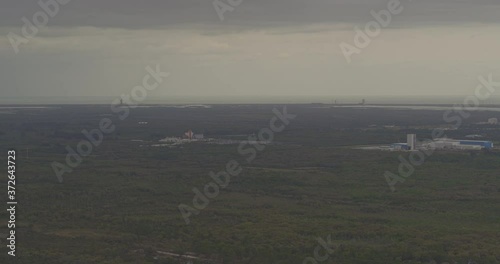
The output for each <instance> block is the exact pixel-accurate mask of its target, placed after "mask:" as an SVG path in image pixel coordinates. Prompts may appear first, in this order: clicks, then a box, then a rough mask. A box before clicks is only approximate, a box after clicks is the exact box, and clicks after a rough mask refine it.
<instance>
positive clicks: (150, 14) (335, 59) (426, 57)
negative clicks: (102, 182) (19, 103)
mask: <svg viewBox="0 0 500 264" xmlns="http://www.w3.org/2000/svg"><path fill="white" fill-rule="evenodd" d="M42 1H44V2H47V1H48V0H42ZM66 1H67V0H66ZM221 1H222V2H224V3H226V1H227V0H221ZM37 2H38V1H34V0H30V1H28V0H2V1H1V3H0V34H1V35H2V37H1V38H0V61H1V63H0V80H1V82H0V95H1V96H2V97H16V96H46V97H54V96H119V95H120V94H122V93H129V92H130V90H131V89H132V88H133V87H134V86H136V85H138V84H140V82H141V80H142V77H143V76H144V75H145V71H144V68H145V67H146V66H148V65H156V64H160V65H161V67H162V69H163V70H165V71H169V72H170V73H171V75H170V77H169V79H168V81H166V82H165V83H164V84H163V85H162V86H161V88H159V89H157V90H156V91H154V92H152V93H151V94H150V95H151V96H158V97H168V96H224V97H228V96H304V95H312V96H314V95H316V96H319V95H324V96H332V97H335V96H342V95H363V96H373V95H389V96H406V95H447V94H449V95H453V96H461V95H464V96H465V95H470V94H472V93H473V91H474V88H475V87H476V86H477V77H478V76H479V75H487V74H489V73H493V74H494V76H497V78H496V79H497V80H500V50H499V47H500V1H498V0H412V1H410V0H401V6H402V8H403V10H402V12H401V13H400V14H396V15H393V17H392V21H391V22H390V24H389V25H388V26H387V28H383V29H382V31H381V34H380V35H378V36H376V37H373V38H372V41H371V43H370V45H368V46H367V47H366V48H363V49H361V53H360V54H354V55H352V57H351V58H352V62H351V63H347V62H346V59H345V57H344V55H343V54H342V52H341V49H340V47H339V45H340V44H341V43H343V42H345V43H349V44H351V45H354V36H355V34H356V32H355V31H354V27H356V26H357V27H361V28H364V25H365V24H366V23H368V22H370V21H373V20H374V18H373V17H372V16H371V14H370V11H371V10H375V11H377V12H378V11H380V10H384V9H387V3H388V2H389V1H388V0H307V1H305V0H243V1H242V3H241V4H240V5H239V6H236V7H235V8H234V11H231V12H226V13H224V20H223V21H221V20H220V19H219V16H218V14H217V12H216V9H215V8H214V6H213V1H212V0H141V1H137V0H72V1H70V2H69V3H68V4H66V5H61V6H60V10H59V12H58V13H57V14H56V15H55V16H54V17H53V18H50V19H49V23H48V25H47V26H46V27H44V28H41V29H40V30H39V32H38V34H37V35H36V36H35V37H34V38H32V39H29V41H28V43H27V44H21V45H20V46H19V53H18V54H16V53H15V52H14V49H13V47H12V45H11V43H10V41H9V38H8V37H7V35H8V34H9V32H12V33H15V34H17V35H19V36H22V32H21V28H22V27H23V25H24V22H23V21H22V18H23V17H27V18H28V19H30V20H32V18H33V14H35V13H36V12H38V11H41V10H43V9H42V8H41V7H40V6H39V5H38V4H37Z"/></svg>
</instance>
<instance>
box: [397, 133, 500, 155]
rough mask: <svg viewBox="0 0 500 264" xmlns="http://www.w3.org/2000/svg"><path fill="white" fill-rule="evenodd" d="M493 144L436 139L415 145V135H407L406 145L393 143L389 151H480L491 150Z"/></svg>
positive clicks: (489, 142) (479, 141) (477, 141)
mask: <svg viewBox="0 0 500 264" xmlns="http://www.w3.org/2000/svg"><path fill="white" fill-rule="evenodd" d="M493 147H494V146H493V142H491V141H482V140H456V139H450V138H438V139H435V140H433V141H431V142H425V143H421V144H417V135H415V134H408V135H407V142H406V143H394V144H392V145H391V146H390V149H391V150H408V151H411V150H417V149H455V150H482V149H492V148H493Z"/></svg>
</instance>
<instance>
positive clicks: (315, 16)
mask: <svg viewBox="0 0 500 264" xmlns="http://www.w3.org/2000/svg"><path fill="white" fill-rule="evenodd" d="M42 1H48V0H42ZM221 1H226V0H221ZM37 2H38V1H27V0H3V1H2V3H1V4H0V6H1V8H0V26H16V27H17V26H19V25H21V24H22V22H21V18H22V17H23V16H26V17H30V16H31V15H33V14H34V13H35V12H36V11H38V10H40V7H39V6H38V4H37ZM212 2H213V1H212V0H142V1H138V0H72V1H71V2H70V3H69V4H67V5H66V6H64V7H63V8H62V10H61V12H60V13H59V14H58V15H57V16H56V17H55V18H54V19H51V21H50V25H58V26H65V27H75V26H93V27H116V28H128V29H154V28H165V27H182V26H183V25H190V24H203V25H215V26H217V25H224V26H234V27H241V28H250V29H252V28H263V27H270V26H273V27H275V26H284V27H293V26H301V25H308V24H316V23H327V24H328V23H355V24H358V23H359V24H361V23H366V22H367V21H369V20H370V15H369V12H370V10H372V9H374V10H381V9H384V8H385V6H386V4H387V2H388V0H350V1H349V0H307V1H305V0H243V3H242V4H241V5H240V6H238V7H236V10H234V11H233V12H227V13H226V14H225V17H226V18H227V19H226V20H225V21H223V22H221V21H220V20H219V18H218V16H217V13H216V11H215V9H214V7H213V4H212ZM401 2H402V4H403V5H404V7H405V8H406V9H405V11H404V12H403V13H402V14H401V15H399V16H398V19H399V23H398V24H397V25H396V24H394V25H392V26H395V27H400V26H401V27H414V26H419V25H425V26H429V25H442V24H445V25H455V24H457V25H461V24H464V23H498V22H500V16H498V14H499V13H500V1H498V0H441V1H434V0H412V1H411V2H410V0H401Z"/></svg>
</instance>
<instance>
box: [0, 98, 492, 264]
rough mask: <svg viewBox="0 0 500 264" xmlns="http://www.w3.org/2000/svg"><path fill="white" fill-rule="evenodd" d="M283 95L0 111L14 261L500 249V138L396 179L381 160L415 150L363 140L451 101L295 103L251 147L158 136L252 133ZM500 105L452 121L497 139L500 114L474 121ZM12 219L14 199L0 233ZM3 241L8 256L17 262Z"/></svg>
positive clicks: (430, 255) (394, 257)
mask: <svg viewBox="0 0 500 264" xmlns="http://www.w3.org/2000/svg"><path fill="white" fill-rule="evenodd" d="M273 107H274V106H272V105H251V106H250V105H249V106H236V105H219V106H213V107H212V108H173V107H148V108H136V109H131V112H130V116H129V117H128V118H127V119H125V120H118V119H117V118H116V117H114V116H112V112H111V111H110V110H109V108H108V107H105V106H57V107H55V108H46V109H16V110H12V111H11V112H3V113H0V124H1V125H0V146H1V149H2V150H4V156H5V158H6V156H7V150H8V149H11V148H14V149H16V151H17V155H18V162H17V169H16V173H17V190H16V191H17V197H18V201H19V205H18V210H17V220H18V224H17V228H16V230H17V231H16V232H17V234H18V236H17V245H16V246H17V251H16V253H17V257H16V263H50V264H58V263H65V264H66V263H109V264H111V263H117V264H122V263H190V262H191V263H214V264H219V263H224V264H227V263H232V264H239V263H255V264H266V263H282V264H292V263H297V264H299V263H314V262H313V261H312V260H311V261H309V262H307V261H306V260H307V258H310V257H313V258H314V254H315V249H316V248H317V247H318V245H319V244H318V239H320V238H322V239H324V240H327V238H328V237H330V238H331V242H332V245H331V246H332V252H331V253H330V254H328V258H327V259H326V260H324V261H317V263H342V264H354V263H356V264H363V263H366V264H378V263H380V264H388V263H405V264H419V263H437V264H442V263H449V264H452V263H460V264H462V263H464V264H467V263H469V262H470V263H478V264H493V263H500V152H499V151H498V150H493V151H476V152H469V151H464V152H450V151H436V152H435V153H434V154H433V155H431V156H430V157H428V158H427V159H426V161H425V163H424V164H422V165H421V166H418V167H416V168H415V172H414V173H413V174H412V175H411V176H410V177H408V178H407V179H406V181H405V182H403V183H399V184H398V185H397V186H396V191H395V192H392V191H391V189H390V188H389V187H388V184H387V182H386V179H385V178H384V173H385V172H386V171H391V172H394V173H395V172H397V170H398V165H399V160H398V156H399V155H403V157H406V158H407V157H408V153H405V152H391V151H378V150H360V149H356V148H354V146H359V145H372V144H390V143H394V142H404V141H405V140H406V134H407V133H417V134H418V136H419V138H420V139H424V138H430V137H431V131H432V129H433V128H435V127H437V126H444V125H445V124H444V122H443V120H442V116H443V114H442V113H441V112H440V111H430V110H428V111H426V110H404V109H382V108H380V109H365V108H341V107H334V108H330V107H324V108H323V107H313V106H310V105H291V106H288V112H290V113H293V114H295V115H297V116H296V118H294V119H293V120H292V121H291V122H290V124H289V125H288V126H287V127H286V129H284V130H283V131H282V132H280V133H276V134H275V137H274V141H273V143H272V144H269V145H266V146H265V149H263V150H262V151H259V152H257V154H256V157H255V159H254V160H252V161H251V162H247V161H246V156H242V155H241V154H239V152H238V145H237V144H206V143H204V142H193V143H189V144H183V145H177V146H173V147H153V146H152V145H154V144H158V140H160V139H162V138H164V137H167V136H171V137H173V136H181V135H182V134H183V133H184V132H185V131H186V130H188V129H192V130H193V131H195V132H198V133H204V135H205V137H207V138H218V139H233V140H247V139H248V136H249V135H250V136H251V135H253V134H255V133H258V132H259V130H260V129H262V128H265V127H268V126H269V120H270V119H271V118H272V117H273V115H274V114H273V111H272V110H273ZM278 108H279V109H281V106H278ZM495 114H496V113H495V112H482V111H481V112H474V113H473V114H472V116H471V117H470V118H468V119H467V120H466V121H465V123H464V125H463V126H462V127H460V128H459V129H456V130H449V131H447V135H448V136H449V137H454V138H461V137H464V136H465V135H468V134H481V135H484V136H485V138H487V139H488V140H492V141H494V142H495V143H499V142H500V133H499V132H500V127H498V126H497V127H495V126H489V125H479V124H477V123H478V122H482V121H485V120H487V118H489V117H492V116H495ZM104 117H109V118H111V119H112V120H113V121H114V124H115V125H116V129H115V131H114V132H113V133H110V134H109V135H105V137H104V139H103V142H102V144H101V145H100V146H98V147H95V148H94V149H93V151H92V153H91V154H90V155H89V156H87V157H84V158H83V161H82V163H81V164H80V165H79V166H77V167H76V168H75V169H73V171H72V172H70V173H65V174H64V181H63V182H62V183H60V182H59V181H58V178H57V177H56V176H55V174H54V171H53V168H52V166H51V164H52V163H53V162H54V161H56V162H61V163H64V161H65V157H66V153H67V150H66V146H71V147H73V148H76V146H77V143H78V142H79V141H81V140H82V139H84V136H83V135H82V132H81V131H82V130H83V129H87V130H91V129H93V128H98V127H99V121H100V120H101V119H102V118H104ZM139 122H147V124H139ZM231 160H235V161H237V162H238V163H239V164H240V165H241V173H239V174H238V175H237V176H234V177H231V179H230V182H229V183H228V185H227V186H226V187H225V188H220V193H219V194H218V195H217V196H216V197H214V198H211V199H210V201H209V204H208V205H207V206H206V208H204V209H203V210H200V211H199V212H198V214H197V215H194V214H193V215H192V216H191V217H190V223H189V224H186V222H185V220H184V219H183V217H182V215H181V212H180V211H179V205H180V204H187V205H191V206H192V200H193V197H194V195H195V193H194V192H193V188H198V189H200V190H202V189H203V187H204V186H205V185H206V184H207V183H209V182H211V181H212V178H211V177H210V175H209V174H210V172H219V171H221V170H224V169H225V168H226V164H227V163H228V161H231ZM5 170H6V168H5ZM6 183H7V178H6V177H4V180H3V181H1V182H0V186H2V189H4V190H6V188H7V187H6ZM3 197H6V196H3ZM7 219H8V215H7V213H6V211H5V210H3V213H2V214H1V217H0V222H1V223H2V224H1V226H2V227H1V228H0V233H2V234H3V235H5V236H6V235H7V232H8V231H7V228H6V224H3V223H7V221H8V220H7ZM3 247H4V252H3V253H2V254H1V255H0V263H14V262H11V261H12V258H11V257H10V256H8V255H7V253H6V251H7V249H6V248H5V246H3ZM324 252H325V250H323V251H321V254H324Z"/></svg>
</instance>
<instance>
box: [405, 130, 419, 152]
mask: <svg viewBox="0 0 500 264" xmlns="http://www.w3.org/2000/svg"><path fill="white" fill-rule="evenodd" d="M406 139H407V144H408V147H410V150H415V149H416V148H417V135H416V134H408V135H407V136H406Z"/></svg>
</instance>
